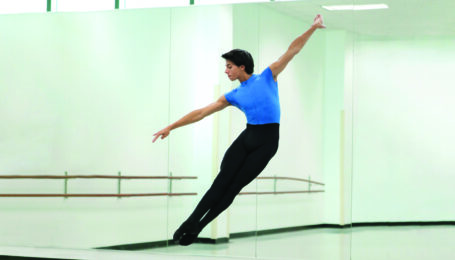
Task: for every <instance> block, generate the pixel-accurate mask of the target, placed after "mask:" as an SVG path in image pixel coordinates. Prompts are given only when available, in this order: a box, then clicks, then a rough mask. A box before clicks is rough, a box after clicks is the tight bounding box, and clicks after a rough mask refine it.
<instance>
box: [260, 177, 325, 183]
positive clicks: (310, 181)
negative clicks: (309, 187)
mask: <svg viewBox="0 0 455 260" xmlns="http://www.w3.org/2000/svg"><path fill="white" fill-rule="evenodd" d="M256 179H262V180H291V181H302V182H309V183H314V184H318V185H325V184H324V183H322V182H317V181H312V180H307V179H299V178H292V177H257V178H256Z"/></svg>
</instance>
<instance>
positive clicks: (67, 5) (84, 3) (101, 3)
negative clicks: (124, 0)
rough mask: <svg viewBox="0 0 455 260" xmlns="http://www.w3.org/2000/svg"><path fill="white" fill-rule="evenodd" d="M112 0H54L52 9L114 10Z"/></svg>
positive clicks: (57, 10)
mask: <svg viewBox="0 0 455 260" xmlns="http://www.w3.org/2000/svg"><path fill="white" fill-rule="evenodd" d="M114 9H115V1H112V0H96V1H93V0H52V11H55V12H86V11H104V10H114Z"/></svg>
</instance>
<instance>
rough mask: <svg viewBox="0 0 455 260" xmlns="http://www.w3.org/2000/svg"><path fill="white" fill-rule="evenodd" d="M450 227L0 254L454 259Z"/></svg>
mask: <svg viewBox="0 0 455 260" xmlns="http://www.w3.org/2000/svg"><path fill="white" fill-rule="evenodd" d="M454 240H455V226H406V227H397V226H390V227H384V226H381V227H356V228H353V229H352V234H351V231H350V230H349V229H331V228H324V229H312V230H304V231H297V232H287V233H281V234H274V235H263V236H258V237H248V238H237V239H231V240H230V242H229V243H224V244H216V245H211V244H193V245H191V246H188V247H181V246H169V247H167V248H156V249H148V250H141V251H116V250H93V249H91V250H90V249H88V250H81V249H52V248H30V247H11V246H10V247H1V246H0V255H13V256H25V257H42V258H58V259H96V260H102V259H137V260H142V259H148V260H155V259H156V260H158V259H160V260H171V259H172V260H180V259H182V260H183V259H185V260H198V259H199V260H207V259H214V257H216V259H219V260H226V259H279V260H286V259H303V260H306V259H308V260H310V259H311V260H347V259H354V260H376V259H377V260H379V259H381V260H387V259H397V260H407V259H410V260H428V259H438V260H440V259H441V260H443V259H448V260H449V259H455V247H454V246H453V241H454Z"/></svg>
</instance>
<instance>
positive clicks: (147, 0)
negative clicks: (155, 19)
mask: <svg viewBox="0 0 455 260" xmlns="http://www.w3.org/2000/svg"><path fill="white" fill-rule="evenodd" d="M189 5H190V0H120V2H119V8H120V9H133V8H154V7H174V6H189Z"/></svg>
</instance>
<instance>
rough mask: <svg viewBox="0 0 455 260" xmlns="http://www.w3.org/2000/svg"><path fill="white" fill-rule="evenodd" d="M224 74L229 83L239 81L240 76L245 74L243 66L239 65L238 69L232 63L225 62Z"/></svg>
mask: <svg viewBox="0 0 455 260" xmlns="http://www.w3.org/2000/svg"><path fill="white" fill-rule="evenodd" d="M224 73H226V74H227V76H228V78H229V79H230V80H231V81H234V80H237V79H239V77H240V75H242V74H244V73H245V66H244V65H241V66H240V67H239V66H237V65H235V64H234V63H233V62H232V61H229V60H226V70H225V71H224Z"/></svg>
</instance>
